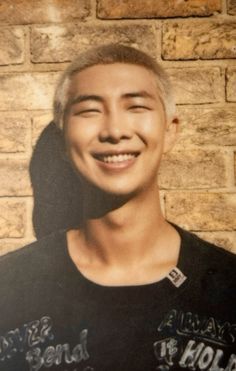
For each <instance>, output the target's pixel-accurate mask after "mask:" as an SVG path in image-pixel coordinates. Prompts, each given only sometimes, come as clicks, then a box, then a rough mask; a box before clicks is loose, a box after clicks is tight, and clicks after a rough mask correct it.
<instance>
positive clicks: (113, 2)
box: [97, 0, 221, 19]
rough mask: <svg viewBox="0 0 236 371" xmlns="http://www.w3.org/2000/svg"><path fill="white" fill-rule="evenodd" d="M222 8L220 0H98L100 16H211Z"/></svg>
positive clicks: (114, 17) (113, 17) (107, 17)
mask: <svg viewBox="0 0 236 371" xmlns="http://www.w3.org/2000/svg"><path fill="white" fill-rule="evenodd" d="M220 10H221V1H220V0H188V1H176V0H168V1H166V0H158V1H157V0H145V1H140V0H128V1H127V0H120V1H117V0H98V12H97V13H98V17H99V18H104V19H116V18H166V17H167V18H168V17H189V16H209V15H211V14H213V13H214V12H219V11H220Z"/></svg>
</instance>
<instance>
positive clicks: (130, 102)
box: [65, 63, 175, 195]
mask: <svg viewBox="0 0 236 371" xmlns="http://www.w3.org/2000/svg"><path fill="white" fill-rule="evenodd" d="M69 101H70V105H69V109H68V112H67V115H66V120H65V139H66V144H67V150H68V154H69V157H70V158H71V160H72V162H73V164H74V166H75V167H76V168H77V169H78V171H79V172H80V173H81V174H82V175H83V176H84V177H85V178H86V179H87V180H88V181H89V182H90V183H92V184H93V185H95V186H96V187H98V188H99V189H102V190H103V191H105V192H107V193H111V194H117V195H129V194H131V193H133V192H137V191H139V190H143V189H146V188H147V187H148V186H151V185H154V182H156V175H157V170H158V167H159V163H160V160H161V156H162V153H163V151H166V150H168V149H169V147H170V146H171V144H172V141H173V129H172V128H171V126H175V125H174V124H173V123H171V124H169V125H167V123H166V119H165V112H164V108H163V104H162V102H161V99H160V97H159V94H158V90H157V84H156V80H155V75H154V74H153V73H152V72H151V71H149V70H147V69H146V68H144V67H142V66H137V65H132V64H124V63H114V64H108V65H96V66H93V67H89V68H87V69H85V70H83V71H81V72H79V73H78V74H77V75H75V76H74V78H73V80H72V82H71V85H70V89H69Z"/></svg>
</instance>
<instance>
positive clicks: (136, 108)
mask: <svg viewBox="0 0 236 371" xmlns="http://www.w3.org/2000/svg"><path fill="white" fill-rule="evenodd" d="M128 109H129V110H130V111H132V112H135V113H139V112H144V111H151V108H150V107H148V106H142V105H134V106H130V107H129V108H128Z"/></svg>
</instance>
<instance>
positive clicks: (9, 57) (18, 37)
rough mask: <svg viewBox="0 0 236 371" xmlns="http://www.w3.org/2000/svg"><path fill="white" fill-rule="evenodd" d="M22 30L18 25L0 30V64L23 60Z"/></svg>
mask: <svg viewBox="0 0 236 371" xmlns="http://www.w3.org/2000/svg"><path fill="white" fill-rule="evenodd" d="M24 39H25V35H24V30H23V29H22V28H19V27H11V28H9V27H6V28H2V29H1V32H0V50H1V53H0V65H2V66H4V65H8V64H21V63H23V62H24V47H25V40H24Z"/></svg>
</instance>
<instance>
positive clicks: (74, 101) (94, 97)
mask: <svg viewBox="0 0 236 371" xmlns="http://www.w3.org/2000/svg"><path fill="white" fill-rule="evenodd" d="M88 100H95V101H96V102H103V98H102V97H101V96H99V95H94V94H88V95H78V96H76V97H75V98H73V99H72V100H71V101H70V105H73V104H78V103H81V102H85V101H88Z"/></svg>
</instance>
